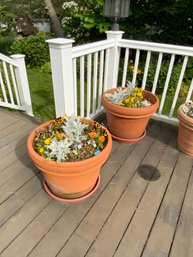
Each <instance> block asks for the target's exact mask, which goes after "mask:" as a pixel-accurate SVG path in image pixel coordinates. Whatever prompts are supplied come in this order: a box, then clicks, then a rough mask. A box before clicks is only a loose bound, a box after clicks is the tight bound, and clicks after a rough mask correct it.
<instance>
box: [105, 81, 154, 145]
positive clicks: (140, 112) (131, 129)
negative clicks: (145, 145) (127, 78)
mask: <svg viewBox="0 0 193 257" xmlns="http://www.w3.org/2000/svg"><path fill="white" fill-rule="evenodd" d="M102 104H103V107H104V109H105V111H106V113H107V122H108V128H109V131H110V132H111V134H112V136H113V138H114V139H116V140H118V141H121V142H125V143H133V142H137V141H139V140H141V139H142V138H143V137H144V136H145V133H146V126H147V123H148V121H149V119H150V117H151V116H152V115H153V113H155V112H156V110H157V108H158V106H159V99H158V97H157V96H156V95H154V94H153V93H151V92H149V91H147V90H143V89H142V88H138V87H135V86H134V85H132V84H131V83H130V82H128V85H127V87H124V88H123V87H118V88H112V89H109V90H107V91H105V92H104V93H103V96H102Z"/></svg>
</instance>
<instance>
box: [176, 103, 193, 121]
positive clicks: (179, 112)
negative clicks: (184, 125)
mask: <svg viewBox="0 0 193 257" xmlns="http://www.w3.org/2000/svg"><path fill="white" fill-rule="evenodd" d="M184 105H185V103H183V104H181V105H180V106H179V108H178V119H180V117H179V115H180V116H181V117H182V118H183V119H184V120H186V121H188V122H190V123H193V118H191V117H189V116H188V115H186V114H185V113H184V112H183V110H182V107H183V106H184Z"/></svg>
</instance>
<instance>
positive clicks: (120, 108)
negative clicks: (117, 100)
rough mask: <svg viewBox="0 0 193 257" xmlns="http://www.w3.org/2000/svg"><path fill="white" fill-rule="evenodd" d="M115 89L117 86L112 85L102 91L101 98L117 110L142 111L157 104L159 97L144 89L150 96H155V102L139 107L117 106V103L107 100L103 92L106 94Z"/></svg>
mask: <svg viewBox="0 0 193 257" xmlns="http://www.w3.org/2000/svg"><path fill="white" fill-rule="evenodd" d="M120 88H126V87H120ZM115 90H117V87H114V88H111V89H108V90H106V91H104V92H103V95H102V97H103V100H104V101H106V102H107V103H108V104H109V105H110V106H112V107H114V106H116V108H117V109H118V110H128V111H129V110H133V111H143V110H147V109H148V108H152V106H154V105H157V104H158V103H159V98H158V97H157V96H156V95H155V94H153V93H152V92H150V91H148V90H145V89H144V90H143V92H146V93H149V94H151V95H152V97H155V99H156V102H155V103H152V105H150V106H146V107H139V108H131V107H124V106H119V105H116V104H113V103H112V102H111V101H108V100H107V98H106V97H105V94H107V93H108V92H113V91H115Z"/></svg>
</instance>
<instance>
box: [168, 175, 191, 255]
mask: <svg viewBox="0 0 193 257" xmlns="http://www.w3.org/2000/svg"><path fill="white" fill-rule="evenodd" d="M192 173H193V170H191V171H190V174H189V176H188V181H187V184H186V190H185V191H184V195H183V200H182V204H181V208H180V211H179V215H178V219H177V222H176V227H175V231H174V234H173V238H172V242H171V245H170V249H169V252H168V257H169V256H170V254H171V250H172V246H173V243H174V240H175V236H176V232H177V228H178V225H179V221H180V217H181V213H182V209H183V206H184V202H185V198H186V194H187V191H188V188H189V184H190V178H191V175H192Z"/></svg>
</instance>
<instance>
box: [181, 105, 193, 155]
mask: <svg viewBox="0 0 193 257" xmlns="http://www.w3.org/2000/svg"><path fill="white" fill-rule="evenodd" d="M182 106H183V105H181V106H180V107H179V108H178V120H179V130H178V148H179V149H180V150H181V151H182V152H184V153H185V154H188V155H190V156H193V118H190V117H188V116H187V115H186V114H185V113H184V112H183V110H182Z"/></svg>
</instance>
